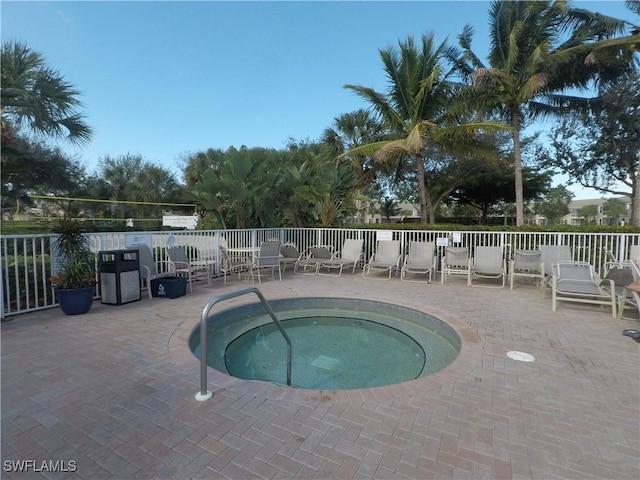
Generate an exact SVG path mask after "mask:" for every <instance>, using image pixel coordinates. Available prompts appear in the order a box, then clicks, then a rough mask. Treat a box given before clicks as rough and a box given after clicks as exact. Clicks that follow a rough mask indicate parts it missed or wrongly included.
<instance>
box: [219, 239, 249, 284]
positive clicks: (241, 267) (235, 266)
mask: <svg viewBox="0 0 640 480" xmlns="http://www.w3.org/2000/svg"><path fill="white" fill-rule="evenodd" d="M220 260H221V262H220V273H222V275H223V276H224V285H225V286H227V275H232V274H234V273H237V274H238V278H240V276H241V275H242V274H243V273H245V274H248V273H249V271H250V270H251V261H250V260H249V259H248V258H242V257H232V256H230V255H229V252H228V251H227V249H226V248H225V247H220Z"/></svg>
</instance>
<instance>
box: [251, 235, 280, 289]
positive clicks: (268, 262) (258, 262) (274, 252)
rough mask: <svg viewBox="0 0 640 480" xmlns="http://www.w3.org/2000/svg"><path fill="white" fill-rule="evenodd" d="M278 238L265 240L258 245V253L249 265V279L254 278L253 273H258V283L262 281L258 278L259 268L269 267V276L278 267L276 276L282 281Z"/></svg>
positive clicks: (272, 274)
mask: <svg viewBox="0 0 640 480" xmlns="http://www.w3.org/2000/svg"><path fill="white" fill-rule="evenodd" d="M280 265H281V264H280V240H267V241H265V242H262V244H261V245H260V253H259V254H258V256H257V257H255V258H254V259H253V260H252V262H251V264H250V266H251V268H250V270H251V280H252V281H255V280H254V273H255V274H257V275H258V283H262V280H261V278H260V270H262V269H263V268H270V269H271V276H272V277H273V276H274V274H275V271H276V268H277V269H278V276H279V278H280V281H282V270H281V269H280Z"/></svg>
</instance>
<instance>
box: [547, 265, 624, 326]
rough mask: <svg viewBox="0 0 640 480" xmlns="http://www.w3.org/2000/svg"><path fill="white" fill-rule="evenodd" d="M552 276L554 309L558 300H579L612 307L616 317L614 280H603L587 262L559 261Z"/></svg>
mask: <svg viewBox="0 0 640 480" xmlns="http://www.w3.org/2000/svg"><path fill="white" fill-rule="evenodd" d="M552 271H553V275H552V278H551V291H552V309H553V311H554V312H555V311H556V308H557V304H558V302H577V303H588V304H596V305H607V306H610V307H611V315H612V316H613V318H616V294H615V285H614V283H613V280H610V279H609V280H601V279H600V277H599V276H598V274H597V273H596V272H595V270H594V268H593V266H591V265H590V264H588V263H586V262H558V263H556V264H554V265H553V270H552Z"/></svg>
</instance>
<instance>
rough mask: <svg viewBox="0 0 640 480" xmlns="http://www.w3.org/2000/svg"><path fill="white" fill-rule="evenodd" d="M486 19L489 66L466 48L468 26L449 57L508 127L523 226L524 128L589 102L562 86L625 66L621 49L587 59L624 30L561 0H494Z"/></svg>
mask: <svg viewBox="0 0 640 480" xmlns="http://www.w3.org/2000/svg"><path fill="white" fill-rule="evenodd" d="M489 18H490V40H491V46H490V51H489V57H488V59H489V64H488V66H487V65H485V64H484V63H483V62H482V61H481V60H480V58H479V57H478V56H477V55H476V54H475V53H474V52H473V51H472V50H471V40H472V36H473V30H472V28H471V27H470V26H469V25H467V26H466V27H465V28H464V30H463V32H462V34H461V35H459V36H458V39H459V43H460V46H461V47H462V52H460V51H456V50H455V49H451V50H450V51H449V52H448V58H449V59H450V60H452V61H454V63H455V64H456V66H457V67H458V69H459V70H460V71H461V72H462V73H463V74H464V75H465V76H466V77H467V78H469V79H471V80H472V81H473V85H474V95H475V96H476V97H475V98H476V99H478V98H482V99H483V100H484V103H485V105H486V106H490V107H493V111H494V112H496V113H498V114H499V115H500V116H501V117H502V118H504V119H505V121H506V122H508V123H509V125H510V126H511V134H512V141H513V152H514V173H515V199H516V224H517V225H523V224H524V198H523V186H522V159H521V149H520V134H521V131H522V129H523V128H524V126H525V125H526V123H527V121H528V120H529V119H531V118H533V117H536V116H544V115H550V114H562V113H566V112H567V111H571V110H573V111H576V110H578V109H581V108H582V109H586V108H588V106H589V102H588V99H586V98H580V97H576V96H571V95H567V94H566V92H567V90H568V89H571V88H575V89H579V90H582V91H584V90H585V89H587V87H588V86H589V85H590V83H589V82H590V80H592V79H595V78H598V76H603V77H604V76H607V77H613V78H615V76H616V75H617V73H619V72H620V71H621V70H626V69H627V68H626V67H627V66H628V61H626V62H625V61H624V60H625V56H624V55H623V56H622V57H616V58H614V59H613V61H612V62H611V63H609V64H608V65H604V64H603V62H602V61H600V62H595V61H588V57H589V54H590V53H591V52H593V51H594V49H595V48H596V46H597V45H598V41H601V42H606V41H607V40H606V38H609V37H611V36H614V35H616V34H618V33H620V32H622V31H623V30H624V28H625V23H624V22H622V21H620V20H616V19H613V18H611V17H605V16H603V15H597V14H593V13H591V12H588V11H585V10H578V9H570V8H568V7H567V2H565V1H561V0H558V1H551V0H545V1H509V2H502V1H496V0H494V1H493V2H492V4H491V7H490V9H489ZM600 45H603V44H602V43H601V44H600ZM609 51H610V50H609ZM600 60H602V59H600Z"/></svg>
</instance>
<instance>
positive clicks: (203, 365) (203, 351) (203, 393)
mask: <svg viewBox="0 0 640 480" xmlns="http://www.w3.org/2000/svg"><path fill="white" fill-rule="evenodd" d="M248 293H255V294H256V295H257V296H258V298H259V299H260V302H261V303H262V305H263V306H264V308H265V310H266V311H267V313H268V314H269V316H270V317H271V319H272V320H273V323H275V324H276V326H277V327H278V330H280V333H282V336H283V337H284V339H285V341H286V342H287V385H289V386H291V339H290V338H289V335H287V332H285V330H284V328H282V325H281V324H280V321H279V320H278V318H277V317H276V314H275V313H274V312H273V310H272V309H271V306H270V305H269V302H267V299H266V298H264V295H262V292H261V291H260V290H258V289H257V288H256V287H248V288H243V289H242V290H236V291H235V292H229V293H223V294H222V295H218V296H217V297H215V298H212V299H211V300H210V301H209V303H207V305H206V306H205V307H204V310H203V311H202V317H201V318H200V391H199V392H198V393H196V400H198V401H200V402H203V401H205V400H208V399H210V398H211V396H212V395H213V394H212V393H211V391H210V390H207V320H208V319H209V312H210V311H211V309H212V308H213V307H214V305H215V304H217V303H219V302H222V301H223V300H229V299H231V298H235V297H240V296H242V295H246V294H248Z"/></svg>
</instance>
